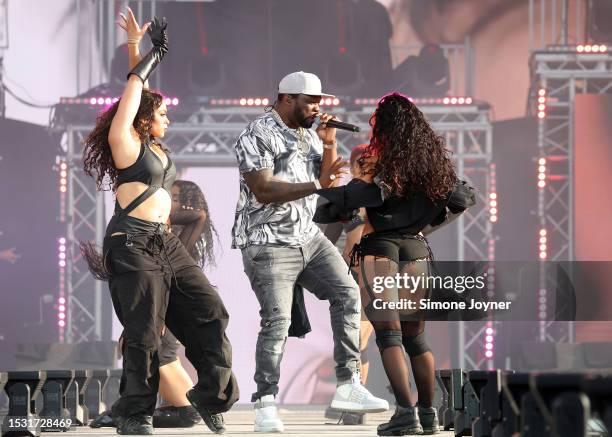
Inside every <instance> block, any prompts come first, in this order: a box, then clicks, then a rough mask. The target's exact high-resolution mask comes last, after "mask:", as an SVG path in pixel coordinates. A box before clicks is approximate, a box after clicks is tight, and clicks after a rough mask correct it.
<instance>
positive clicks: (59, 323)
mask: <svg viewBox="0 0 612 437" xmlns="http://www.w3.org/2000/svg"><path fill="white" fill-rule="evenodd" d="M57 324H58V325H59V326H60V328H63V327H64V326H66V322H65V321H63V320H60V321H59V322H57Z"/></svg>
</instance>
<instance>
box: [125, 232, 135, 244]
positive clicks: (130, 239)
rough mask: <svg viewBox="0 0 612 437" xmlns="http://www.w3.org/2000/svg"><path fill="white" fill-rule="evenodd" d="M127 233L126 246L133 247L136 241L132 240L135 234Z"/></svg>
mask: <svg viewBox="0 0 612 437" xmlns="http://www.w3.org/2000/svg"><path fill="white" fill-rule="evenodd" d="M125 235H126V239H125V247H132V246H133V245H134V243H133V242H132V240H133V239H134V234H125Z"/></svg>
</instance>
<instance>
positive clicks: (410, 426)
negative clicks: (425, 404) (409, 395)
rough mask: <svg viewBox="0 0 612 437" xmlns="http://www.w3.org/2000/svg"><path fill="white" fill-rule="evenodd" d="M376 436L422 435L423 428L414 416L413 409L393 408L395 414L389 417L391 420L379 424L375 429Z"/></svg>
mask: <svg viewBox="0 0 612 437" xmlns="http://www.w3.org/2000/svg"><path fill="white" fill-rule="evenodd" d="M376 431H377V433H378V435H381V436H388V435H416V434H422V433H423V428H422V427H421V424H420V423H419V418H418V417H417V415H416V409H415V408H414V407H406V408H404V407H400V406H399V405H398V406H397V407H396V408H395V414H394V415H393V416H391V420H389V421H388V422H387V423H381V424H380V425H378V428H377V429H376Z"/></svg>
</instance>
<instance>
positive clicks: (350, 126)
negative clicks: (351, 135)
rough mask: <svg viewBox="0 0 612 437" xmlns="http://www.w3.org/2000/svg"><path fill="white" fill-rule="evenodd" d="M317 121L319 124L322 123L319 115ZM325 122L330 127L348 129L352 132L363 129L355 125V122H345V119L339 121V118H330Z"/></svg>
mask: <svg viewBox="0 0 612 437" xmlns="http://www.w3.org/2000/svg"><path fill="white" fill-rule="evenodd" d="M317 123H319V124H320V123H322V122H321V119H320V118H319V117H317ZM325 124H326V125H327V126H329V127H333V128H336V129H342V130H347V131H350V132H360V131H361V128H360V127H359V126H355V125H354V124H351V123H345V122H343V121H338V120H328V121H327V122H325Z"/></svg>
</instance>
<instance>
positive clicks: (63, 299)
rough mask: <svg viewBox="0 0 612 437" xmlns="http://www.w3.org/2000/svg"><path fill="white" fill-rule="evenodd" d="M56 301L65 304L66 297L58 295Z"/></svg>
mask: <svg viewBox="0 0 612 437" xmlns="http://www.w3.org/2000/svg"><path fill="white" fill-rule="evenodd" d="M57 301H58V302H59V303H60V305H65V304H66V298H64V297H60V298H59V299H58V300H57Z"/></svg>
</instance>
